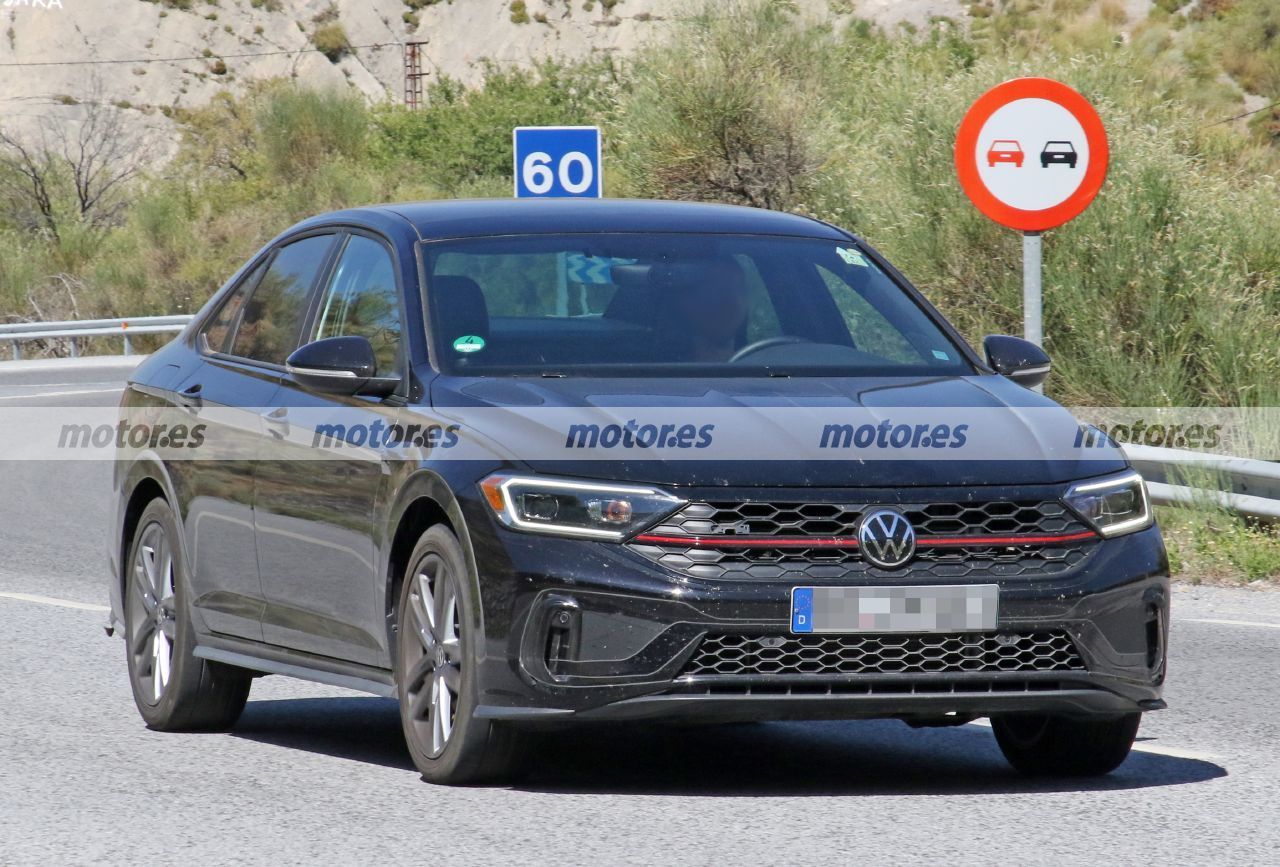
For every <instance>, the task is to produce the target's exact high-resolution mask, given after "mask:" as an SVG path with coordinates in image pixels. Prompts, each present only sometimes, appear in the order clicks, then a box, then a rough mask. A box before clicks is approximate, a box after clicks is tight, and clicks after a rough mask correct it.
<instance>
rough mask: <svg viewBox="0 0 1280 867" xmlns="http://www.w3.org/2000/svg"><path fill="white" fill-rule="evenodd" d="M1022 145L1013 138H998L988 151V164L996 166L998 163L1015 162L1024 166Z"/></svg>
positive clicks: (1016, 164) (1019, 165)
mask: <svg viewBox="0 0 1280 867" xmlns="http://www.w3.org/2000/svg"><path fill="white" fill-rule="evenodd" d="M1022 159H1023V154H1022V145H1020V144H1018V143H1017V142H1016V141H1013V140H1011V139H996V140H995V141H993V142H992V143H991V148H990V149H989V150H988V151H987V165H988V166H990V167H992V168H994V167H995V164H996V163H1013V164H1014V165H1015V166H1017V167H1018V168H1022Z"/></svg>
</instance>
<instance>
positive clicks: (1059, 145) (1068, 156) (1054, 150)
mask: <svg viewBox="0 0 1280 867" xmlns="http://www.w3.org/2000/svg"><path fill="white" fill-rule="evenodd" d="M1077 159H1079V157H1078V156H1077V154H1076V147H1075V145H1073V144H1072V143H1071V142H1069V141H1051V142H1046V143H1045V146H1044V150H1042V151H1040V168H1042V169H1047V168H1049V164H1050V163H1066V164H1067V165H1068V166H1070V167H1071V168H1073V169H1074V168H1075V167H1076V160H1077Z"/></svg>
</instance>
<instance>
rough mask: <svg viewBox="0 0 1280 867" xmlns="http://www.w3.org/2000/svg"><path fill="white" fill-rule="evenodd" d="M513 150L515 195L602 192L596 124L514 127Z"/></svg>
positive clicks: (592, 195) (564, 195) (563, 195)
mask: <svg viewBox="0 0 1280 867" xmlns="http://www.w3.org/2000/svg"><path fill="white" fill-rule="evenodd" d="M512 152H513V154H514V156H515V195H516V198H517V199H525V198H544V199H549V198H599V197H600V196H601V195H603V190H602V184H601V180H600V130H599V128H598V127H594V126H521V127H516V129H515V131H514V132H513V134H512Z"/></svg>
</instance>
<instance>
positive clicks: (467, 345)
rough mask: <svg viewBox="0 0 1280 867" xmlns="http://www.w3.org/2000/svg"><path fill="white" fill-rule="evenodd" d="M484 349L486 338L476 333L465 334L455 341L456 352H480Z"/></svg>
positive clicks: (454, 348)
mask: <svg viewBox="0 0 1280 867" xmlns="http://www.w3.org/2000/svg"><path fill="white" fill-rule="evenodd" d="M482 349H484V338H483V337H480V336H478V335H475V334H464V335H463V336H462V337H459V338H458V339H457V340H455V341H453V350H454V352H479V351H480V350H482Z"/></svg>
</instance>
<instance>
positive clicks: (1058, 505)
mask: <svg viewBox="0 0 1280 867" xmlns="http://www.w3.org/2000/svg"><path fill="white" fill-rule="evenodd" d="M984 350H985V351H984V353H983V354H982V355H979V354H978V353H976V352H975V351H974V350H973V349H971V348H970V347H969V346H968V345H967V344H966V343H965V341H964V340H963V339H962V338H961V337H960V336H959V335H958V334H957V333H956V331H955V330H954V329H953V328H952V327H951V326H950V325H948V323H947V322H946V321H944V320H943V319H942V317H941V316H940V315H939V314H938V312H937V311H936V310H935V309H934V308H933V307H932V306H930V304H929V303H928V302H927V301H926V300H925V299H924V298H923V297H922V296H921V294H920V293H919V292H917V291H916V290H915V289H914V288H913V287H912V286H911V285H910V284H909V283H908V282H907V281H906V279H905V278H904V277H903V276H902V275H901V274H899V273H898V272H897V271H896V270H895V269H894V268H893V267H892V266H890V265H889V264H888V263H887V262H886V261H885V260H884V259H883V258H882V257H881V256H879V255H878V254H877V253H876V252H875V251H874V250H873V249H871V248H870V247H869V246H868V245H866V244H865V243H863V242H862V241H861V240H859V239H858V238H856V237H854V236H853V235H850V234H849V233H847V232H845V231H842V230H840V229H838V228H834V227H832V226H829V225H826V224H824V223H820V222H816V221H814V220H810V219H805V218H801V217H797V216H789V215H784V214H779V213H773V212H767V211H758V210H752V209H745V208H733V207H727V206H713V205H695V204H671V203H661V202H625V201H608V200H606V201H559V202H555V201H536V202H518V201H491V202H440V203H429V204H409V205H400V206H395V205H393V206H383V207H376V208H364V209H358V210H349V211H342V212H338V213H333V214H327V215H324V216H321V217H317V218H314V219H311V220H307V221H306V222H303V223H301V224H299V225H297V226H295V227H293V228H291V229H290V230H288V231H287V232H286V233H284V234H283V235H281V236H280V237H279V238H277V239H276V240H274V241H272V242H271V243H270V244H268V245H267V246H266V247H265V248H263V249H262V250H261V251H260V252H259V253H258V254H257V255H255V256H254V257H253V258H252V259H251V260H250V261H249V262H247V263H246V264H245V265H244V267H243V268H242V269H241V270H240V272H239V273H237V274H236V275H235V276H233V277H232V278H231V280H230V281H229V282H228V283H227V284H226V286H225V287H223V289H222V290H221V291H219V292H218V293H217V294H216V295H215V297H214V298H213V299H212V300H211V301H210V302H209V304H208V305H207V306H206V307H205V309H204V310H202V311H201V312H200V314H199V315H198V316H197V317H196V319H195V321H194V322H193V323H192V324H191V326H190V327H189V328H188V329H187V330H186V331H185V332H184V333H183V334H182V335H181V336H180V337H179V338H177V339H176V340H175V341H174V342H173V343H171V344H170V345H168V346H166V347H165V348H164V349H162V350H161V351H159V352H157V353H155V354H154V355H152V356H151V357H150V358H148V359H147V360H146V361H145V362H144V363H143V364H142V365H141V366H140V367H139V368H138V370H137V371H136V373H135V374H134V375H133V376H132V378H131V381H130V383H129V385H128V387H127V389H126V392H125V395H124V398H123V405H122V413H123V414H124V416H125V418H126V419H127V420H129V421H130V423H131V424H132V425H134V426H135V427H136V426H138V425H151V428H150V429H151V431H152V433H153V434H154V433H156V432H157V431H158V430H159V428H160V424H161V420H163V419H173V418H176V419H178V420H179V423H178V424H169V426H168V428H167V432H166V434H165V436H164V437H159V436H153V435H147V436H144V437H142V439H141V441H139V440H138V439H137V438H134V437H130V438H129V440H128V442H129V448H126V449H124V450H122V451H121V453H120V455H119V460H118V461H117V464H116V467H117V469H116V474H115V479H114V492H115V499H116V512H117V520H116V524H115V527H116V533H115V537H114V544H113V551H112V559H113V565H114V578H113V580H112V582H111V607H112V614H111V629H113V630H116V629H118V630H119V631H121V632H122V633H123V635H124V637H125V640H126V647H127V661H128V672H129V677H130V680H131V683H132V687H133V693H134V696H135V699H136V702H137V706H138V709H139V710H140V712H141V714H142V717H143V719H144V720H145V721H146V723H147V725H149V726H150V727H152V728H154V729H159V730H165V731H169V730H190V729H221V728H227V727H230V726H231V725H233V724H234V723H235V721H236V719H237V717H238V716H239V714H240V713H241V711H242V709H243V708H244V705H245V701H246V698H247V695H248V692H249V688H250V683H251V680H252V679H253V678H254V677H257V676H260V675H263V674H283V675H291V676H295V677H301V678H306V679H310V680H314V681H318V682H322V683H328V684H336V685H341V686H345V687H352V688H355V689H360V690H366V691H368V692H370V693H375V694H378V695H384V696H395V697H397V698H398V699H399V702H400V707H401V716H402V720H403V728H404V734H405V738H406V741H407V743H408V747H409V750H410V752H411V754H412V757H413V760H414V762H415V763H416V765H417V766H418V768H419V769H420V770H421V771H422V773H423V775H424V777H425V778H427V779H428V780H431V781H436V782H442V783H459V782H466V781H474V780H477V779H482V778H493V777H495V776H499V775H503V774H507V773H511V772H514V771H517V770H518V769H519V762H520V759H519V756H520V751H519V749H518V747H519V746H520V743H521V741H522V738H523V735H524V734H525V733H526V732H527V731H528V730H529V729H530V728H533V727H539V726H542V727H546V726H557V725H569V724H573V723H574V722H576V721H579V720H636V719H644V720H649V719H651V720H655V721H656V720H689V719H695V720H725V721H742V720H767V719H814V718H847V719H852V718H876V717H880V718H885V717H887V718H897V719H901V720H904V721H906V722H908V723H910V724H912V725H955V724H958V723H964V722H967V721H970V720H973V719H976V718H978V717H988V716H989V717H990V718H991V720H992V725H993V728H994V730H995V735H996V738H997V739H998V742H999V745H1000V747H1001V749H1002V750H1003V751H1004V754H1005V755H1006V756H1007V757H1008V759H1009V760H1010V761H1011V762H1012V764H1013V765H1014V766H1016V767H1017V768H1019V769H1021V770H1023V771H1026V772H1032V773H1058V774H1098V773H1106V772H1108V771H1110V770H1111V769H1113V768H1115V767H1116V766H1117V765H1118V764H1119V763H1120V762H1122V761H1123V760H1124V758H1125V756H1126V755H1127V754H1128V752H1129V749H1130V747H1131V745H1132V743H1133V740H1134V737H1135V734H1136V731H1137V728H1138V724H1139V719H1140V716H1141V714H1142V712H1143V711H1147V710H1154V709H1157V708H1160V707H1163V702H1162V701H1161V698H1160V695H1161V683H1162V681H1163V677H1164V667H1165V640H1166V624H1167V612H1168V596H1169V593H1168V565H1167V561H1166V557H1165V552H1164V548H1163V544H1162V542H1161V538H1160V535H1159V531H1158V530H1157V528H1156V527H1155V526H1154V525H1153V523H1152V518H1151V513H1150V508H1149V505H1148V500H1147V495H1146V491H1145V488H1144V485H1143V482H1142V480H1141V478H1139V477H1138V476H1137V475H1136V474H1135V473H1134V472H1133V471H1132V469H1131V468H1130V467H1129V466H1128V464H1127V463H1126V461H1125V459H1124V457H1123V455H1122V454H1121V453H1120V452H1119V451H1118V450H1117V449H1116V448H1115V447H1114V445H1113V444H1112V443H1110V442H1109V441H1107V440H1106V439H1105V438H1096V437H1087V438H1086V439H1087V440H1088V442H1087V443H1086V447H1085V448H1084V449H1083V450H1082V449H1079V448H1073V446H1078V445H1079V443H1066V444H1063V443H1061V442H1059V441H1058V440H1057V439H1055V434H1053V432H1051V431H1049V429H1048V427H1046V425H1047V424H1048V422H1042V421H1040V420H1038V419H1049V420H1050V421H1052V420H1054V419H1057V420H1060V419H1061V418H1067V419H1068V421H1069V422H1070V430H1072V431H1076V432H1079V431H1082V430H1087V429H1082V428H1079V426H1078V425H1076V423H1075V422H1074V420H1071V419H1070V418H1069V416H1067V414H1066V412H1065V410H1062V409H1061V408H1059V407H1057V406H1056V405H1055V404H1053V403H1052V402H1051V401H1049V400H1047V399H1046V398H1044V397H1042V396H1041V395H1039V394H1037V393H1035V392H1034V391H1033V390H1032V389H1031V388H1030V387H1034V386H1036V385H1039V383H1040V382H1041V381H1042V380H1043V379H1044V378H1045V376H1046V375H1047V374H1048V372H1049V360H1048V358H1047V357H1046V356H1045V355H1044V354H1043V353H1042V352H1041V351H1040V350H1039V349H1038V348H1037V347H1036V346H1034V345H1031V344H1028V343H1025V342H1024V341H1021V340H1018V339H1017V338H1013V337H990V338H987V340H986V341H985V343H984ZM930 414H936V420H935V421H933V422H928V421H926V422H925V423H919V424H900V423H899V420H900V419H901V418H904V417H908V416H910V417H912V418H916V419H918V418H920V417H922V416H924V417H932V416H931V415H930ZM860 418H865V419H869V421H866V422H865V423H861V422H859V421H858V419H860ZM1050 426H1051V425H1050ZM179 427H181V428H184V430H183V431H182V435H181V436H180V435H179V431H178V428H179ZM188 427H189V428H190V430H189V431H188V430H186V429H185V428H188ZM144 429H145V428H144ZM197 431H198V435H197ZM982 443H987V444H988V445H990V444H992V443H994V449H991V448H988V449H987V450H985V451H984V450H982V449H978V450H977V451H973V448H974V447H975V446H977V445H981V444H982Z"/></svg>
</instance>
